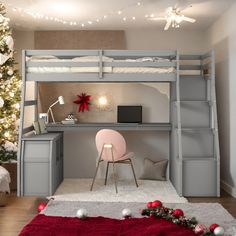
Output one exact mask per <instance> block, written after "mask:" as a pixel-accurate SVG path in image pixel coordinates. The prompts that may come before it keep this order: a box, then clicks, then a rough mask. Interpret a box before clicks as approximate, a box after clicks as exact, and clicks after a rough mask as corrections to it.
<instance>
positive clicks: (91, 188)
mask: <svg viewBox="0 0 236 236" xmlns="http://www.w3.org/2000/svg"><path fill="white" fill-rule="evenodd" d="M103 148H104V147H102V151H101V153H100V155H99V159H98V164H97V168H96V171H95V174H94V177H93V182H92V185H91V187H90V191H92V190H93V185H94V182H95V178H96V175H97V172H98V167H99V165H100V162H101V158H102V152H103Z"/></svg>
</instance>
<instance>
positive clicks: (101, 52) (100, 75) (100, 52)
mask: <svg viewBox="0 0 236 236" xmlns="http://www.w3.org/2000/svg"><path fill="white" fill-rule="evenodd" d="M102 55H103V50H99V79H102V78H103V61H102Z"/></svg>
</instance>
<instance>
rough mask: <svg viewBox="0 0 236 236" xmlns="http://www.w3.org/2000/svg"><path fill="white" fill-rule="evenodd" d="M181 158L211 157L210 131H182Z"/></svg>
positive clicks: (211, 137) (212, 145) (212, 151)
mask: <svg viewBox="0 0 236 236" xmlns="http://www.w3.org/2000/svg"><path fill="white" fill-rule="evenodd" d="M182 149H183V150H182V153H183V156H188V157H191V156H192V157H196V156H203V157H204V156H213V154H214V136H213V132H212V131H211V130H201V131H198V130H196V131H182Z"/></svg>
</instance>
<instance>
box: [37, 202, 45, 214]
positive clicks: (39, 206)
mask: <svg viewBox="0 0 236 236" xmlns="http://www.w3.org/2000/svg"><path fill="white" fill-rule="evenodd" d="M46 205H47V204H46V203H40V204H39V205H38V208H37V210H38V212H41V211H42V210H43V209H44V208H45V207H46Z"/></svg>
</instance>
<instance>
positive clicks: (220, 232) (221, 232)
mask: <svg viewBox="0 0 236 236" xmlns="http://www.w3.org/2000/svg"><path fill="white" fill-rule="evenodd" d="M224 232H225V231H224V228H222V227H220V226H219V227H216V228H215V229H214V235H216V236H223V235H224Z"/></svg>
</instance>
